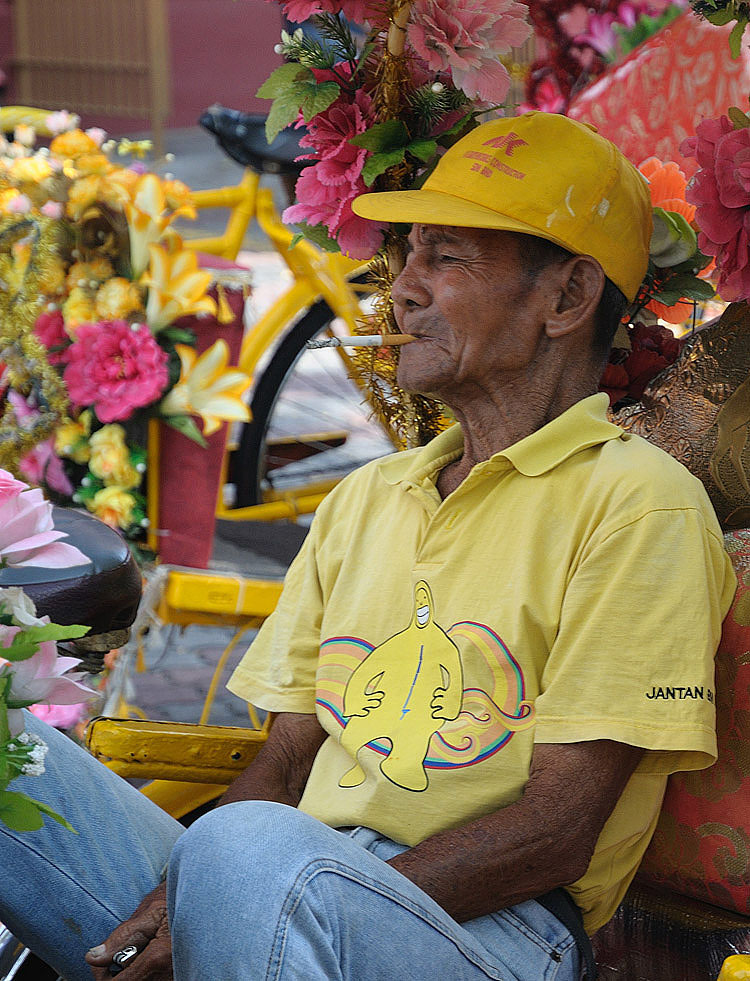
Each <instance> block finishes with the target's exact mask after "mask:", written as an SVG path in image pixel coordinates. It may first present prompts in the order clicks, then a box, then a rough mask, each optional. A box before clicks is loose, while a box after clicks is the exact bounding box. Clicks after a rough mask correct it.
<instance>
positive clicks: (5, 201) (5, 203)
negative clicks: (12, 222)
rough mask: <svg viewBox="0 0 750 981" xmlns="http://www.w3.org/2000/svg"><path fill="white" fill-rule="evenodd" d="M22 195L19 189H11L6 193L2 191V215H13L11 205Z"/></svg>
mask: <svg viewBox="0 0 750 981" xmlns="http://www.w3.org/2000/svg"><path fill="white" fill-rule="evenodd" d="M20 193H21V192H20V191H19V190H18V188H17V187H9V188H7V189H6V190H5V191H0V213H4V214H13V211H12V210H11V207H10V205H11V203H12V202H13V201H15V199H16V198H17V197H18V196H19V194H20Z"/></svg>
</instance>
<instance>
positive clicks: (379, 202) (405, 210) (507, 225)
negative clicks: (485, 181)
mask: <svg viewBox="0 0 750 981" xmlns="http://www.w3.org/2000/svg"><path fill="white" fill-rule="evenodd" d="M352 210H353V211H354V214H355V215H359V216H360V218H370V219H372V220H373V221H390V222H401V223H403V224H409V225H411V224H413V223H414V222H417V223H419V224H422V225H454V226H455V227H457V228H496V229H499V230H500V231H506V232H524V233H526V234H527V235H536V236H537V238H547V239H549V240H550V241H552V242H557V243H558V244H559V245H562V246H565V243H564V242H562V241H560V240H559V239H557V238H555V237H554V236H552V235H543V234H542V233H541V232H540V231H539V229H538V228H534V226H533V225H528V224H527V223H526V222H524V221H518V220H517V219H516V218H511V217H509V216H508V215H502V214H498V212H497V211H493V210H492V209H491V208H484V207H482V205H481V204H474V202H473V201H465V200H464V199H463V198H460V197H457V196H456V195H455V194H445V193H444V192H443V191H430V190H425V189H422V190H420V191H380V192H375V193H372V194H360V195H359V197H357V198H355V199H354V201H353V202H352Z"/></svg>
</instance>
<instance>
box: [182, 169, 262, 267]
mask: <svg viewBox="0 0 750 981" xmlns="http://www.w3.org/2000/svg"><path fill="white" fill-rule="evenodd" d="M259 180H260V175H259V174H257V173H256V172H255V171H253V170H250V168H247V169H246V170H245V173H244V174H243V176H242V180H241V181H240V183H239V184H237V185H236V186H234V187H219V188H214V189H211V190H207V191H194V192H193V195H192V202H193V204H194V205H195V207H196V208H231V214H230V215H229V219H228V221H227V224H226V228H225V230H224V234H223V235H217V236H213V237H209V238H194V239H188V240H186V242H185V245H186V246H187V247H188V248H190V249H193V250H194V251H196V252H208V253H209V254H211V255H219V256H222V258H224V259H230V260H232V261H234V259H236V258H237V253H238V252H239V251H240V249H241V248H242V242H243V240H244V238H245V232H246V231H247V226H248V225H249V224H250V222H251V220H252V218H253V216H254V214H255V204H256V200H257V194H258V181H259Z"/></svg>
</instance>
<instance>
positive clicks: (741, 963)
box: [716, 954, 750, 981]
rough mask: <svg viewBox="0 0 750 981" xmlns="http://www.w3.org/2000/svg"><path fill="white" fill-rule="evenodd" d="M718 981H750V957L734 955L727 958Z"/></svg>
mask: <svg viewBox="0 0 750 981" xmlns="http://www.w3.org/2000/svg"><path fill="white" fill-rule="evenodd" d="M716 981H750V956H749V955H747V954H732V956H731V957H727V959H726V960H725V961H724V963H723V964H722V966H721V973H720V974H719V977H718V978H717V979H716Z"/></svg>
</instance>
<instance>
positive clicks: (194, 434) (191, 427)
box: [162, 415, 208, 446]
mask: <svg viewBox="0 0 750 981" xmlns="http://www.w3.org/2000/svg"><path fill="white" fill-rule="evenodd" d="M162 422H164V423H165V424H166V425H167V426H171V427H172V429H176V430H177V432H178V433H182V435H183V436H187V438H188V439H191V440H192V441H193V442H194V443H197V444H198V446H208V443H207V442H206V441H205V439H204V438H203V434H202V433H201V431H200V429H198V426H197V425H196V422H195V419H193V417H192V416H186V415H182V416H162Z"/></svg>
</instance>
